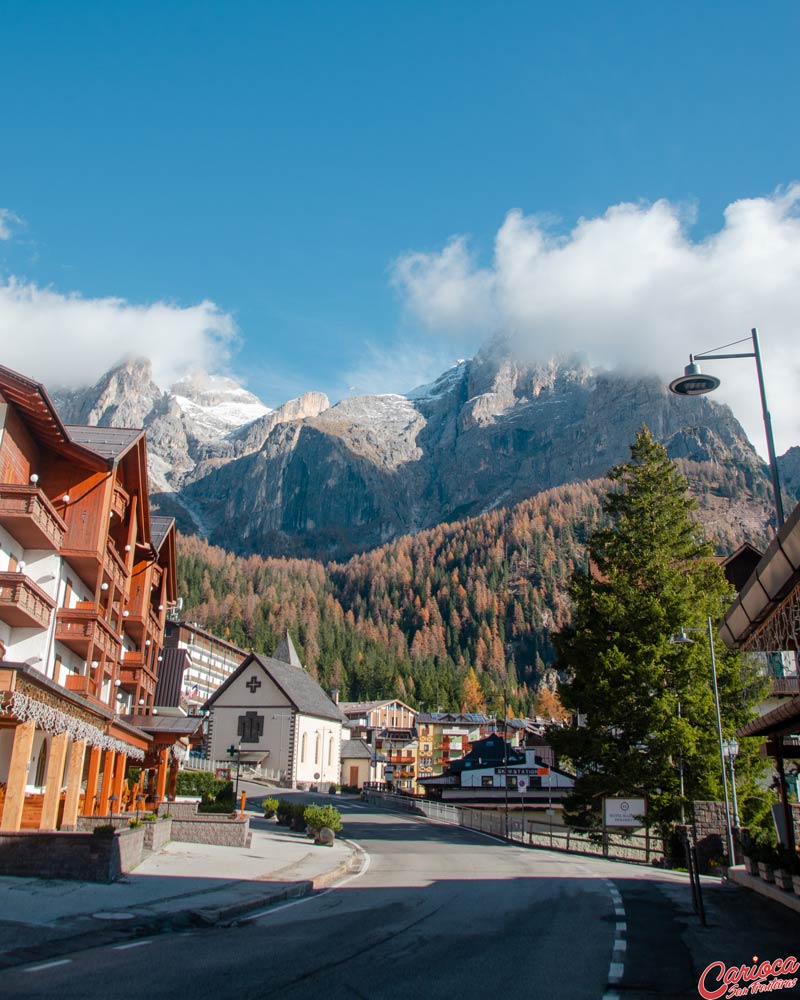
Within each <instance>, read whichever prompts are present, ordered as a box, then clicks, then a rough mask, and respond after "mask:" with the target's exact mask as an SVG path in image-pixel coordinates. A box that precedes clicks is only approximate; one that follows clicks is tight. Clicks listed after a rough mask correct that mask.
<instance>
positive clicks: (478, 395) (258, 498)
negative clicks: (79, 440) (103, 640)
mask: <svg viewBox="0 0 800 1000" xmlns="http://www.w3.org/2000/svg"><path fill="white" fill-rule="evenodd" d="M56 402H57V405H59V408H60V409H61V412H62V415H63V416H64V418H65V420H67V421H68V422H86V423H100V424H108V423H112V422H113V423H117V424H127V425H128V426H143V427H145V428H146V430H147V432H148V449H149V452H150V455H151V464H152V469H151V472H152V477H153V485H154V487H155V488H156V490H158V491H159V492H158V495H157V496H156V497H155V498H154V500H155V502H156V503H157V505H158V506H160V508H161V509H162V511H164V512H168V513H173V514H175V515H176V516H177V517H178V519H179V525H180V526H181V527H182V528H183V529H184V530H189V531H197V532H199V533H201V534H203V535H205V536H206V537H207V538H208V539H209V541H211V542H213V543H215V544H219V545H222V546H224V547H225V548H228V549H230V550H232V551H235V552H238V553H240V554H248V553H253V552H258V553H261V554H264V555H269V554H271V555H310V556H315V557H321V558H334V559H337V558H341V557H346V556H348V555H350V554H352V553H353V552H357V551H361V550H365V549H368V548H371V547H374V546H377V545H380V544H382V543H384V542H386V541H389V540H391V539H393V538H396V537H398V536H399V535H403V534H407V533H414V532H417V531H419V530H421V529H423V528H427V527H431V526H433V525H435V524H438V523H441V522H444V521H452V520H456V519H459V518H462V517H466V516H470V515H474V514H479V513H482V512H484V511H487V510H491V509H493V508H495V507H498V506H505V505H509V504H513V503H516V502H518V501H520V500H522V499H525V498H527V497H529V496H533V495H534V494H536V493H539V492H541V491H542V490H545V489H549V488H550V487H553V486H558V485H560V484H563V483H568V482H575V481H581V480H586V479H596V478H598V477H601V476H603V475H604V474H605V473H606V472H607V471H608V469H609V468H610V467H611V466H612V465H614V464H617V463H619V462H622V461H626V460H627V458H628V457H629V444H630V443H631V441H632V440H633V437H634V435H635V433H636V432H637V430H639V429H640V428H641V426H642V424H645V423H646V424H647V425H648V427H650V429H651V430H652V432H653V433H654V435H655V436H656V437H657V438H658V439H659V440H661V441H663V442H664V443H665V444H666V446H667V448H668V450H669V452H670V455H671V456H672V457H673V458H676V459H679V460H680V461H681V464H682V467H683V469H684V471H685V472H686V474H687V475H688V476H689V479H690V482H692V483H693V485H694V486H695V492H697V493H698V496H699V498H700V500H701V504H702V506H703V507H704V510H705V521H706V523H707V524H708V526H709V528H710V529H711V531H712V532H713V531H714V524H715V523H716V522H719V523H724V524H725V525H726V528H728V529H730V527H731V525H732V524H734V525H736V526H738V528H739V529H740V534H741V535H742V536H743V537H750V538H756V537H759V536H760V535H761V534H762V532H763V529H764V526H765V524H766V522H767V520H768V516H769V510H770V502H769V481H768V479H767V478H766V476H765V475H764V470H763V463H762V462H761V460H760V459H759V457H758V455H757V454H756V453H755V451H754V450H753V448H752V446H751V445H750V444H749V442H748V440H747V438H746V436H745V434H744V432H743V430H742V428H741V426H740V425H739V423H738V422H737V421H736V420H735V418H734V417H733V415H732V413H731V412H730V410H729V409H728V408H727V407H726V406H720V405H717V404H715V403H713V402H711V401H709V400H708V399H706V398H704V397H697V398H693V399H684V398H678V397H676V396H672V395H670V394H669V392H668V391H667V390H666V388H665V387H664V386H663V385H661V384H660V383H659V382H658V380H657V379H655V378H654V377H653V378H641V377H633V376H625V375H620V374H613V373H608V372H598V371H595V370H592V369H590V368H589V367H587V366H586V365H583V364H580V363H578V362H573V361H551V362H549V363H546V364H527V363H521V362H519V361H516V360H514V359H513V358H512V357H511V356H510V354H509V353H508V352H507V350H506V349H505V348H504V345H503V342H502V341H494V342H492V343H490V344H489V345H487V347H485V348H484V349H483V350H482V351H481V352H479V354H478V355H477V356H476V357H475V358H473V359H472V360H469V361H462V362H459V363H458V364H457V365H455V366H454V367H453V368H451V369H449V370H448V371H446V372H444V373H443V374H442V375H441V376H440V377H439V378H438V379H437V380H436V381H435V382H433V383H432V384H430V385H427V386H422V387H420V388H419V389H416V390H415V391H413V392H411V393H409V394H408V395H406V396H400V395H375V396H358V397H353V398H350V399H345V400H342V401H341V402H339V403H337V404H336V405H334V406H330V405H329V403H328V399H327V397H326V396H324V395H323V394H322V393H314V392H311V393H307V394H305V395H304V396H302V397H300V398H299V399H297V400H292V401H290V402H288V403H285V404H284V405H283V406H281V407H280V408H279V409H277V410H272V411H270V410H268V409H267V408H266V407H264V406H262V404H260V403H259V401H258V400H257V399H256V398H255V397H253V396H251V395H250V394H249V393H247V392H246V391H245V390H243V389H242V388H241V387H240V386H238V385H237V384H236V383H235V382H232V381H231V380H228V379H223V378H218V377H209V376H197V375H196V376H192V377H191V378H186V379H181V381H180V382H178V383H176V385H175V386H173V387H172V389H171V391H170V392H162V391H161V390H160V389H158V387H157V386H155V385H154V384H153V381H152V378H151V374H150V368H149V364H148V363H147V362H145V361H128V362H125V363H124V364H123V365H120V366H118V367H117V368H116V369H114V370H113V371H112V372H109V373H108V374H107V375H106V376H104V377H103V379H101V380H100V382H98V384H97V385H96V386H94V387H93V388H92V389H89V390H83V391H82V392H79V393H73V394H71V395H66V394H59V396H58V397H57V398H56Z"/></svg>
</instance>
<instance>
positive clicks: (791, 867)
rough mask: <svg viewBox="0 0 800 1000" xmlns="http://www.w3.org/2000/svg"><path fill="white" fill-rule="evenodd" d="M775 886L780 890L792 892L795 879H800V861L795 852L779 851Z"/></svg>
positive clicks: (782, 849)
mask: <svg viewBox="0 0 800 1000" xmlns="http://www.w3.org/2000/svg"><path fill="white" fill-rule="evenodd" d="M773 874H774V878H775V885H776V886H777V887H778V888H779V889H785V890H787V891H788V892H792V890H793V889H794V879H795V878H797V877H800V859H798V856H797V854H796V852H795V851H789V850H787V849H786V848H781V849H780V850H779V851H778V856H777V867H776V868H775V870H774V873H773Z"/></svg>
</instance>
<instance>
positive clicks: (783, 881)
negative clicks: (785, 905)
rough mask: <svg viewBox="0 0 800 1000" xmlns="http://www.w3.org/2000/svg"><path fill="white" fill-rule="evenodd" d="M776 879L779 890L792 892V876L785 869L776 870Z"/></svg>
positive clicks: (774, 873)
mask: <svg viewBox="0 0 800 1000" xmlns="http://www.w3.org/2000/svg"><path fill="white" fill-rule="evenodd" d="M773 876H774V879H775V885H776V886H777V887H778V888H779V889H788V891H789V892H791V891H792V876H791V874H790V873H789V872H787V871H785V870H784V869H783V868H776V869H775V871H774V872H773Z"/></svg>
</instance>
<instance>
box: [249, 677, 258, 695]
mask: <svg viewBox="0 0 800 1000" xmlns="http://www.w3.org/2000/svg"><path fill="white" fill-rule="evenodd" d="M245 687H246V688H247V689H248V690H249V692H250V694H255V693H256V691H258V689H259V688H260V687H261V681H260V680H259V679H258V678H257V677H255V676H254V677H251V678H250V680H249V681H248V682H247V683H246V684H245Z"/></svg>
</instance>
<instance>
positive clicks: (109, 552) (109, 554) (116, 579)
mask: <svg viewBox="0 0 800 1000" xmlns="http://www.w3.org/2000/svg"><path fill="white" fill-rule="evenodd" d="M103 573H104V575H105V576H107V577H108V578H109V580H110V581H111V583H112V584H113V586H114V588H115V589H116V590H119V591H122V592H123V593H124V591H125V581H126V580H127V579H128V567H127V566H126V565H125V562H124V561H123V559H122V557H121V556H120V555H119V553H118V552H117V550H116V549H115V548H114V545H113V543H112V542H111V541H109V542H108V544H107V546H106V555H105V559H104V560H103Z"/></svg>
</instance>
